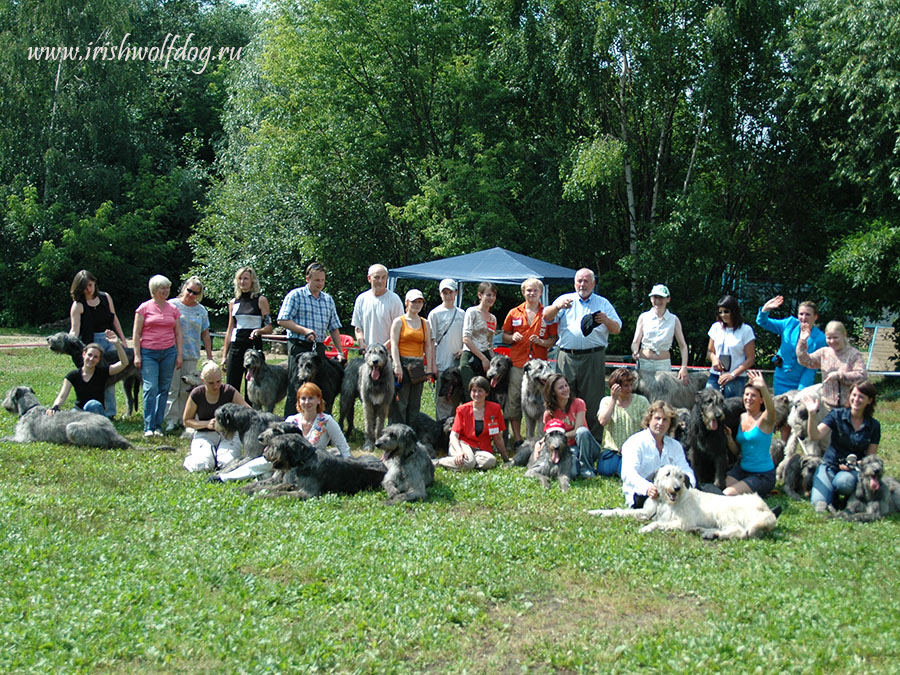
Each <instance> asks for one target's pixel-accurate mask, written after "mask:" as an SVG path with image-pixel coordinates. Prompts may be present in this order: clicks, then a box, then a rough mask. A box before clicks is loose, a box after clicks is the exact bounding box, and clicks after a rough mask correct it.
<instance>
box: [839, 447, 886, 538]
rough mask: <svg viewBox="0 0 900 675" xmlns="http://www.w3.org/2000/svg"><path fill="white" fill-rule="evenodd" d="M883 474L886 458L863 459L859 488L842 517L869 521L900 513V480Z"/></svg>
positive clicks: (876, 456) (866, 457)
mask: <svg viewBox="0 0 900 675" xmlns="http://www.w3.org/2000/svg"><path fill="white" fill-rule="evenodd" d="M883 474H884V460H882V459H881V457H879V456H878V455H866V456H865V457H863V458H862V459H861V460H860V461H859V474H858V476H857V480H856V491H855V492H854V493H853V495H852V496H851V497H850V499H849V500H848V501H847V508H845V509H844V510H843V511H841V512H840V513H839V514H838V517H840V518H843V519H845V520H853V521H856V522H859V523H868V522H872V521H873V520H880V519H881V518H884V517H885V516H887V515H890V514H891V513H898V512H900V482H898V481H897V480H896V479H894V478H890V477H889V476H885V475H883Z"/></svg>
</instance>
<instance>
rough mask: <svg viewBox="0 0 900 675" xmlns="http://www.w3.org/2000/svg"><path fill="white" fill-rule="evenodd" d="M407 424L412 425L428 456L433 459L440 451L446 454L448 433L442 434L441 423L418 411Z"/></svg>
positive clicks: (448, 439)
mask: <svg viewBox="0 0 900 675" xmlns="http://www.w3.org/2000/svg"><path fill="white" fill-rule="evenodd" d="M409 426H410V427H412V430H413V432H414V433H415V434H416V438H417V439H418V440H419V443H421V444H422V445H424V446H425V450H427V451H428V456H429V457H431V458H432V459H433V458H434V457H437V455H438V453H439V452H442V453H443V454H445V455H446V454H447V446H448V443H449V441H450V435H449V434H447V435H446V437H445V436H444V425H443V424H441V423H440V422H438V421H437V420H436V419H434V418H432V417H429V416H428V415H426V414H425V413H423V412H421V411H420V412H419V413H418V414H416V416H415V417H413V419H412V424H410V425H409ZM376 445H377V443H376Z"/></svg>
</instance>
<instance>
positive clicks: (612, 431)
mask: <svg viewBox="0 0 900 675" xmlns="http://www.w3.org/2000/svg"><path fill="white" fill-rule="evenodd" d="M636 379H637V377H636V375H635V374H634V371H633V370H626V369H625V368H617V369H616V370H614V371H613V372H612V373H610V375H609V379H608V380H607V383H608V384H609V394H610V395H609V396H604V397H603V399H601V401H600V408H599V409H598V410H597V421H598V422H600V424H602V425H603V448H602V449H601V451H600V453H599V454H600V457H599V458H598V459H597V474H598V475H600V476H618V475H619V474H620V473H621V471H622V444H623V443H624V442H625V441H626V440H627V439H628V437H629V436H632V435H633V434H636V433H637V432H639V431H641V428H642V427H641V420H642V419H643V417H644V413H646V412H647V409H648V408H649V407H650V401H648V400H647V399H646V398H645V397H644V396H641V395H640V394H635V393H634V383H635V380H636Z"/></svg>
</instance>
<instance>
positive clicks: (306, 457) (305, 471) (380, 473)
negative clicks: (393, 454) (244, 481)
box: [245, 434, 387, 499]
mask: <svg viewBox="0 0 900 675" xmlns="http://www.w3.org/2000/svg"><path fill="white" fill-rule="evenodd" d="M263 456H264V457H265V458H266V459H267V460H268V461H270V462H271V463H272V466H273V467H274V468H275V470H276V471H281V472H282V475H283V482H282V483H280V484H279V485H275V486H272V487H271V488H266V489H262V490H259V489H253V490H250V489H248V490H245V491H247V492H251V491H252V492H256V493H257V494H259V495H260V496H264V497H275V496H281V495H284V496H288V497H295V498H298V499H311V498H314V497H318V496H320V495H322V494H324V493H327V492H334V493H339V494H355V493H357V492H360V491H362V490H366V489H368V488H375V487H378V486H379V485H381V481H382V480H383V479H384V476H385V474H386V473H387V469H386V468H385V466H384V464H382V463H381V462H380V461H379V460H378V458H377V457H372V456H371V455H369V456H368V457H365V458H363V457H359V458H352V459H351V458H346V459H345V458H343V457H336V456H334V455H332V454H331V453H330V452H328V451H327V450H322V451H316V449H315V448H314V447H313V446H312V445H311V444H310V443H309V441H307V440H306V439H305V438H304V437H303V435H302V434H284V435H282V436H277V437H275V438H274V439H272V442H271V443H269V445H267V446H266V449H265V451H264V452H263ZM250 487H253V486H248V488H250Z"/></svg>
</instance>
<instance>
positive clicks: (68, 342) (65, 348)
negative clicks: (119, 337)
mask: <svg viewBox="0 0 900 675" xmlns="http://www.w3.org/2000/svg"><path fill="white" fill-rule="evenodd" d="M47 344H48V345H49V346H50V351H52V352H55V353H57V354H67V355H68V356H69V357H71V359H72V363H73V364H75V367H76V368H81V366H83V365H84V359H83V357H82V355H83V353H84V347H85V344H84V343H83V342H82V341H81V340H80V339H79V338H77V337H75V336H74V335H69V333H63V332H59V333H54V334H53V335H51V336H49V337H48V338H47ZM122 346H123V347H124V348H125V355H126V356H127V357H128V367H127V368H125V370H122V371H120V372H118V373H116V374H115V375H110V376H109V379H108V380H107V382H108V384H109V385H110V386H111V385H115V384H116V383H117V382H121V383H122V387H123V389H125V400H126V401H127V403H128V415H129V416H130V415H131V413H133V412H134V411H135V410H137V402H138V400H140V399H138V391H139V390H140V388H141V386H142V383H141V371H140V370H138V369H137V368H135V367H134V350H133V349H132V348H131V347H125V346H124V345H122ZM118 360H119V357H118V356H117V355H116V351H115V350H114V349H110V350H108V351H104V352H103V358H102V359H100V365H101V366H109V365H112V364H113V363H115V362H116V361H118Z"/></svg>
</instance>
